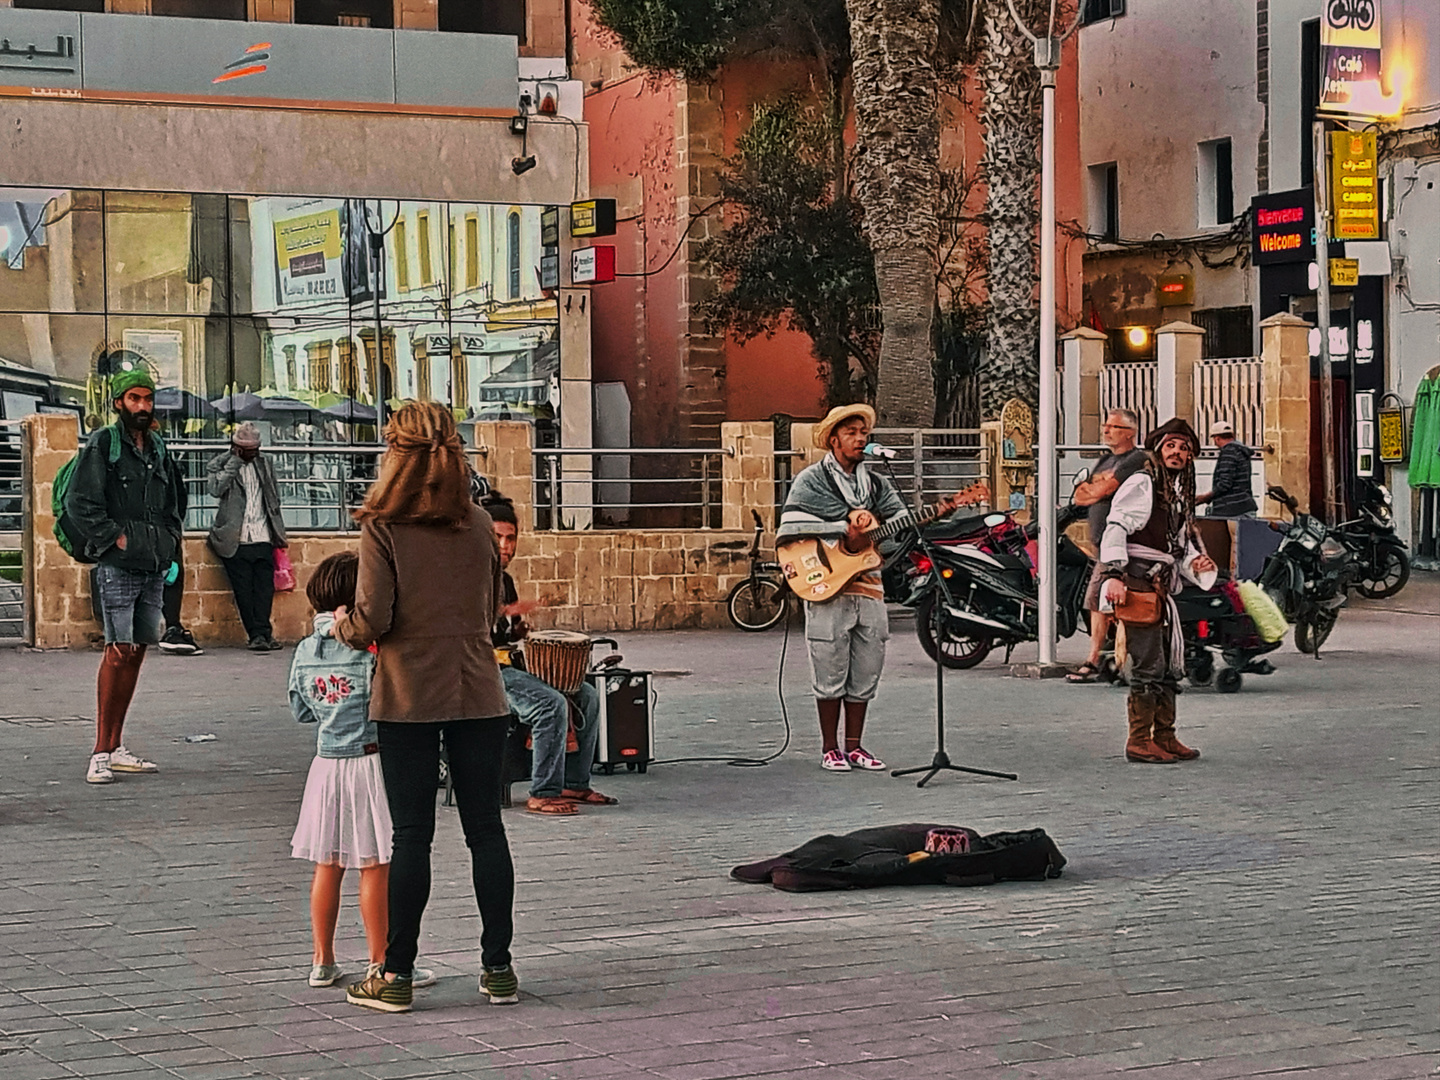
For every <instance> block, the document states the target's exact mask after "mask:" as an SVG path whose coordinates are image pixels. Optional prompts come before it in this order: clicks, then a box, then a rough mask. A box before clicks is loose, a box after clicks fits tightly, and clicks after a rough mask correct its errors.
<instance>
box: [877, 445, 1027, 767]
mask: <svg viewBox="0 0 1440 1080" xmlns="http://www.w3.org/2000/svg"><path fill="white" fill-rule="evenodd" d="M870 456H872V457H878V458H879V459H880V460H881V461H883V462H885V469H886V471H887V472H888V473H889V474H890V480H891V482H892V483H893V484H895V488H896V490H897V491H898V490H899V488H900V482H899V480H898V479H897V478H896V476H895V467H894V466H893V465H891V464H890V459H889V458H888V457H886V456H885V455H884V454H872V455H870ZM911 528H912V529H914V531H915V539H916V540H917V541H918V542H919V548H920V550H921V551H923V552H924V553H925V554H926V555H927V556H928V557H929V559H930V564H931V568H932V569H931V572H932V573H933V574H934V575H935V583H936V585H937V586H938V587H939V589H940V594H941V595H940V596H939V597H938V598H937V603H936V604H935V605H934V606H933V607H932V608H931V609H930V610H931V612H932V613H933V614H934V616H935V617H936V619H937V623H938V619H939V618H940V617H941V615H942V613H943V609H944V603H943V601H946V600H949V599H950V590H949V589H948V588H947V586H946V585H945V579H944V578H943V577H941V576H940V559H939V558H938V556H939V554H940V553H939V551H938V549H937V547H936V545H935V544H933V543H931V542H930V541H929V540H927V539H925V530H924V529H923V528H921V526H920V525H919V523H916V524H914V525H912V526H911ZM940 655H941V654H940V634H939V626H938V625H937V626H936V633H935V756H934V757H932V758H931V759H930V764H929V765H916V766H913V767H911V768H909V769H891V770H890V775H891V776H913V775H915V774H916V773H924V774H925V775H924V776H922V777H921V778H920V779H919V781H918V782H917V783H916V784H915V786H916V787H918V788H923V787H924V786H925V785H926V784H928V783H929V782H930V781H931V780H933V779H934V778H935V774H936V773H941V772H961V773H971V774H972V775H975V776H993V777H995V778H997V779H999V780H1018V779H1020V778H1019V777H1018V776H1017V775H1016V774H1015V773H1007V772H995V771H993V770H991V769H978V768H974V767H972V766H969V765H956V764H955V763H954V762H952V761H951V760H950V755H949V754H947V753H946V752H945V665H944V664H943V663H941V660H940Z"/></svg>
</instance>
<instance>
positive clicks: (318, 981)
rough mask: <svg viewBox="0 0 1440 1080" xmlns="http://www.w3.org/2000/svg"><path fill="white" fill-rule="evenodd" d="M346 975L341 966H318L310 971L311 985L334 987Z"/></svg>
mask: <svg viewBox="0 0 1440 1080" xmlns="http://www.w3.org/2000/svg"><path fill="white" fill-rule="evenodd" d="M344 974H345V973H344V972H343V971H341V970H340V965H339V964H316V965H315V966H314V967H312V968H311V969H310V985H311V986H334V985H335V984H336V983H337V982H339V981H340V979H341V977H342V976H343V975H344Z"/></svg>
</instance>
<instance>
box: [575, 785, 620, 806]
mask: <svg viewBox="0 0 1440 1080" xmlns="http://www.w3.org/2000/svg"><path fill="white" fill-rule="evenodd" d="M560 797H561V798H562V799H564V800H566V801H567V802H573V803H585V804H586V805H588V806H615V805H617V804H618V803H619V802H620V800H619V799H612V798H611V797H610V796H609V795H602V794H600V792H598V791H596V790H595V789H594V788H586V789H585V790H584V791H572V790H571V789H569V788H566V789H565V790H564V791H562V792H560Z"/></svg>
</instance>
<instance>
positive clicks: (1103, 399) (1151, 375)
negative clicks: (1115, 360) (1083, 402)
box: [1100, 361, 1160, 439]
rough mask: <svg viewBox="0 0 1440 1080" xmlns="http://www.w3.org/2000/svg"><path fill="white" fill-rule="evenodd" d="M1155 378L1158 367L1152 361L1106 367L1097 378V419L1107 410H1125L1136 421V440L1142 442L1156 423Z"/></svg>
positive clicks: (1102, 416)
mask: <svg viewBox="0 0 1440 1080" xmlns="http://www.w3.org/2000/svg"><path fill="white" fill-rule="evenodd" d="M1159 374H1160V365H1159V364H1157V363H1155V362H1154V361H1149V362H1145V363H1139V364H1106V365H1105V367H1104V368H1103V369H1101V375H1100V417H1101V419H1102V420H1103V419H1104V418H1105V417H1106V416H1107V415H1108V414H1109V412H1110V410H1111V409H1129V410H1130V411H1131V412H1133V413H1134V414H1135V415H1136V416H1138V417H1139V418H1140V430H1139V431H1138V432H1137V433H1136V434H1137V436H1138V437H1139V438H1141V439H1143V438H1145V436H1146V435H1148V434H1149V433H1150V432H1151V431H1153V430H1155V426H1156V425H1157V424H1158V423H1159V420H1157V419H1156V417H1155V384H1156V381H1157V379H1158V377H1159Z"/></svg>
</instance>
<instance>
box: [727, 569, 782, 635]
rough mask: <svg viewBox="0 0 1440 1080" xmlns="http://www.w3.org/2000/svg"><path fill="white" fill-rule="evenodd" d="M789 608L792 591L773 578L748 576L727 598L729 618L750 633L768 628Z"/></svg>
mask: <svg viewBox="0 0 1440 1080" xmlns="http://www.w3.org/2000/svg"><path fill="white" fill-rule="evenodd" d="M789 610H790V597H789V594H788V593H786V592H784V591H783V590H782V589H781V587H780V584H779V582H776V581H772V580H771V579H770V578H746V579H745V580H744V581H742V582H740V584H738V585H736V586H735V587H734V588H733V589H731V590H730V595H729V596H727V597H726V598H725V611H726V613H727V614H728V615H729V616H730V621H731V622H732V623H734V624H735V625H736V626H737V627H739V628H740V629H741V630H745V631H747V632H749V633H759V632H760V631H762V630H769V629H770V628H771V627H772V626H774V625H775V624H776V623H778V622H779V621H780V620H781V619H783V618H784V617H785V614H786V612H788V611H789Z"/></svg>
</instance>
